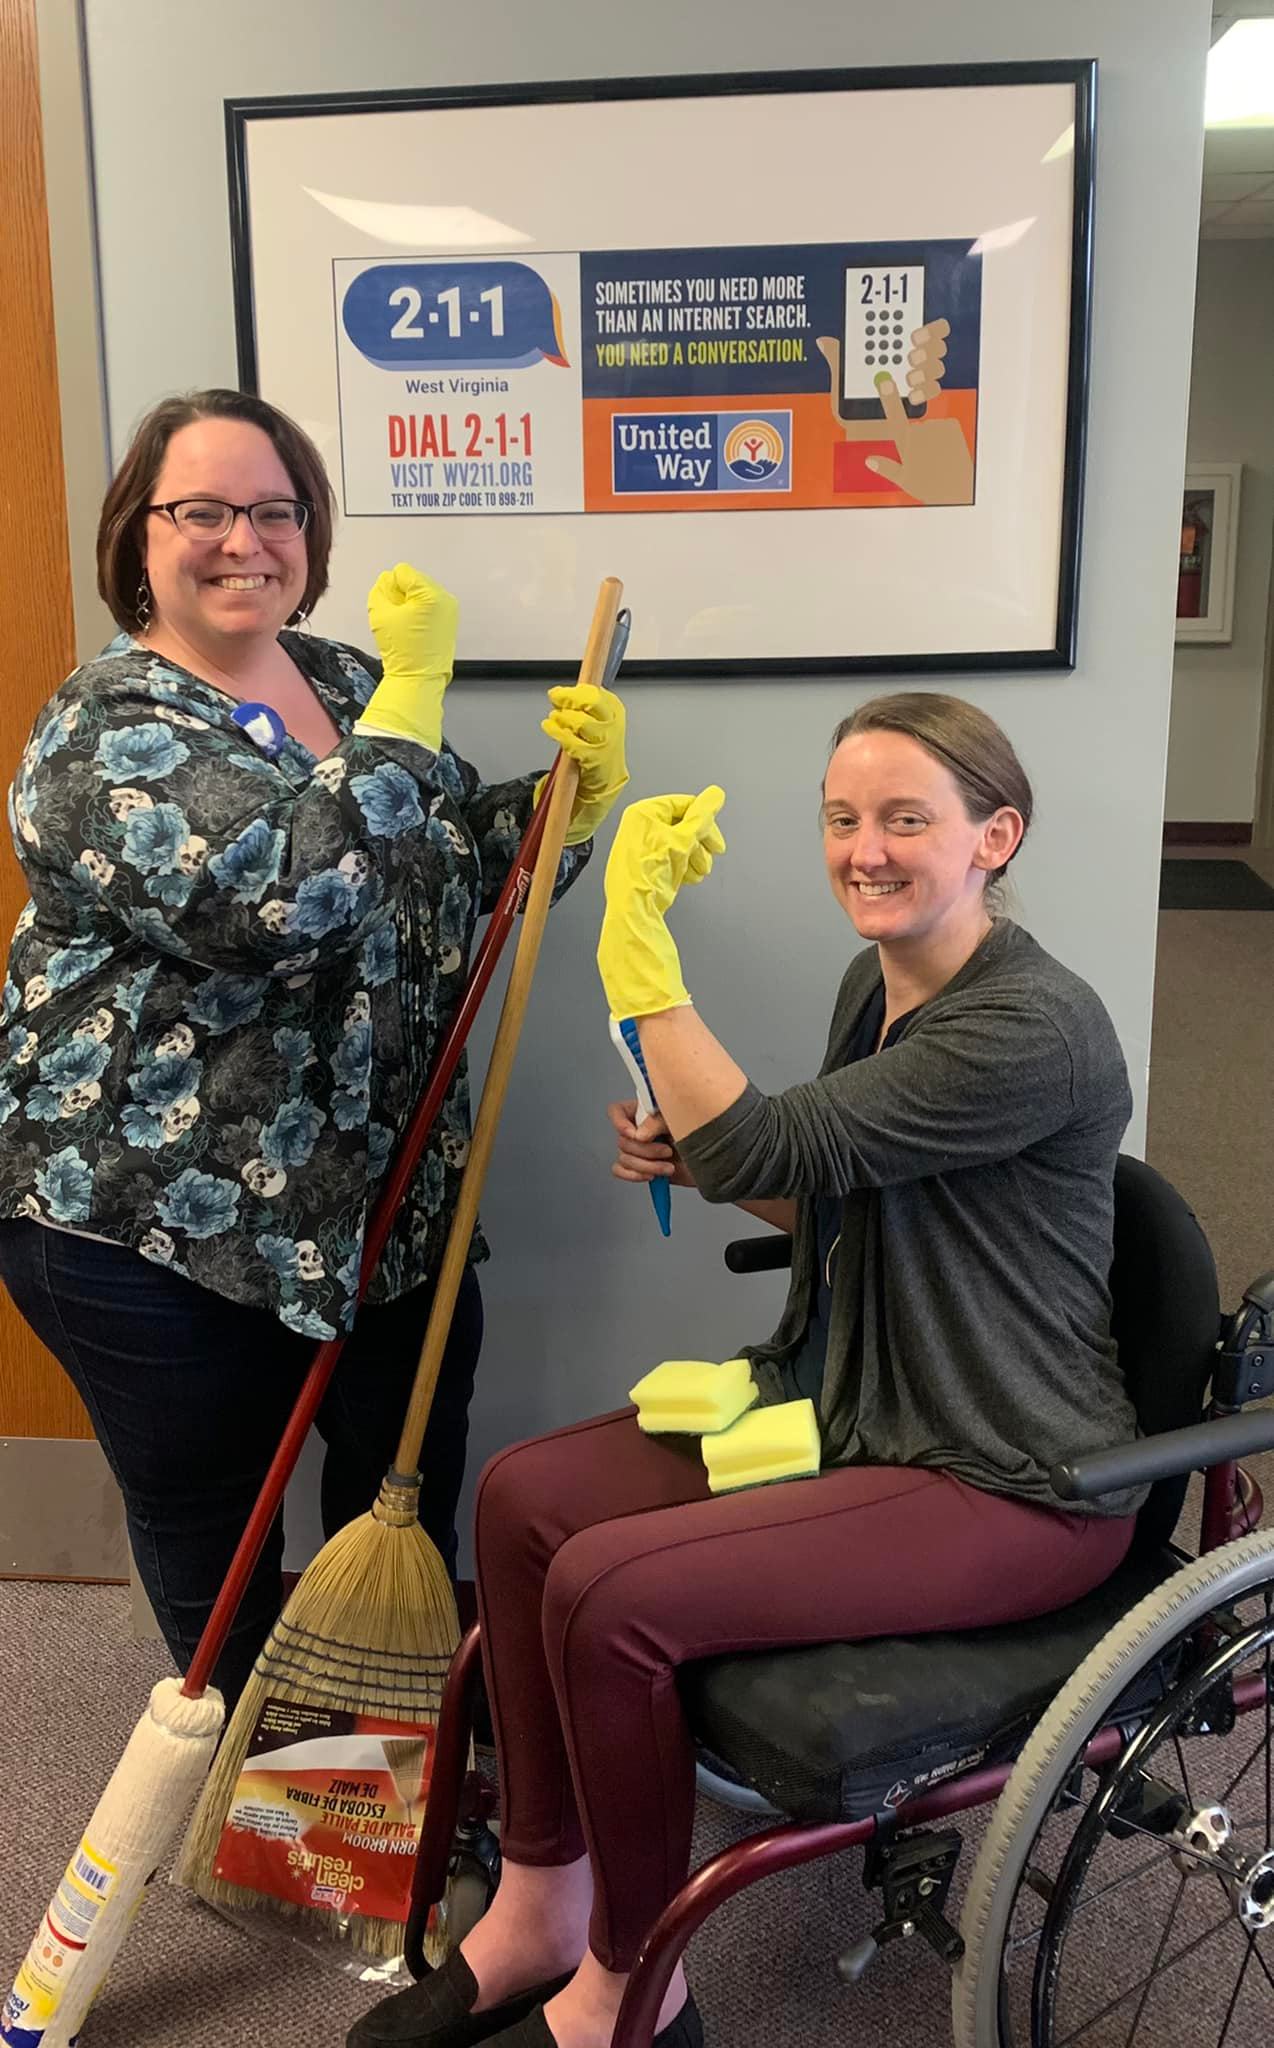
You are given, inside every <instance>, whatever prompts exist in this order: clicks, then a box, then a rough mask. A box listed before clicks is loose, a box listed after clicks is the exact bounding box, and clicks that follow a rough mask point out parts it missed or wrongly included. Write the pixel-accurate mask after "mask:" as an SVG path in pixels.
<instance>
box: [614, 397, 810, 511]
mask: <svg viewBox="0 0 1274 2048" xmlns="http://www.w3.org/2000/svg"><path fill="white" fill-rule="evenodd" d="M611 435H612V440H611V478H612V488H613V489H614V491H615V494H616V496H625V495H631V496H638V495H641V496H645V495H653V494H654V493H656V492H658V493H660V494H669V493H676V494H677V495H678V496H681V497H685V496H690V497H721V496H724V495H726V494H733V493H736V492H739V493H741V492H745V491H790V490H791V488H792V415H791V413H790V412H689V411H687V412H667V413H656V412H641V413H622V412H617V413H615V414H614V415H613V416H612V419H611Z"/></svg>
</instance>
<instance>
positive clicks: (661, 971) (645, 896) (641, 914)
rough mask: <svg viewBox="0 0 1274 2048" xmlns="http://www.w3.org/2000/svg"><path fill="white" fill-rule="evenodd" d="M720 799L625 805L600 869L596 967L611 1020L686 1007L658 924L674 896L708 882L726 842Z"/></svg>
mask: <svg viewBox="0 0 1274 2048" xmlns="http://www.w3.org/2000/svg"><path fill="white" fill-rule="evenodd" d="M724 802H725V791H724V790H723V789H718V788H717V787H716V785H715V783H714V784H712V785H711V786H710V787H709V788H707V789H705V790H702V791H701V792H700V794H699V795H698V796H650V797H646V798H644V799H643V801H642V802H641V803H636V804H629V806H628V808H627V810H626V811H625V812H624V815H623V817H622V818H621V819H620V821H619V829H618V831H617V832H616V834H615V841H614V844H613V845H612V847H611V850H610V859H609V860H608V861H607V863H606V913H605V916H604V917H603V919H602V935H601V937H600V939H599V940H598V942H597V966H598V971H599V973H600V974H601V977H602V987H603V988H604V989H605V991H606V1000H607V1002H608V1003H609V1004H610V1010H611V1015H612V1017H648V1016H650V1015H651V1013H652V1011H655V1010H675V1009H678V1008H679V1007H680V1006H681V1004H683V1003H688V1002H689V1001H690V997H689V996H688V995H687V993H686V987H685V983H684V982H683V981H682V978H681V961H680V959H679V958H678V956H677V948H676V946H675V945H674V944H673V942H672V934H671V933H670V932H669V930H668V927H667V925H666V924H665V923H664V918H665V916H666V914H667V912H668V911H669V910H670V909H671V908H672V905H673V903H674V901H675V900H676V895H677V891H678V889H680V888H681V887H682V885H683V884H685V883H691V882H701V881H702V880H703V878H704V876H705V875H707V874H710V873H711V870H712V863H713V860H714V859H715V857H716V855H717V854H719V853H724V852H725V840H724V839H723V838H722V837H721V833H720V831H719V830H718V828H717V823H716V816H717V812H718V811H719V810H720V808H721V806H722V804H723V803H724Z"/></svg>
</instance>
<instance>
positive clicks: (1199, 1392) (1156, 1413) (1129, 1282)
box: [1110, 1154, 1221, 1547]
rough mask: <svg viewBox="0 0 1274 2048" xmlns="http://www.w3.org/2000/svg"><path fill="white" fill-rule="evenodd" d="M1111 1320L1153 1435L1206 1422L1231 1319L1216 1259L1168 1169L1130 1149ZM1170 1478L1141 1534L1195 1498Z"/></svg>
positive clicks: (1142, 1423) (1118, 1206)
mask: <svg viewBox="0 0 1274 2048" xmlns="http://www.w3.org/2000/svg"><path fill="white" fill-rule="evenodd" d="M1110 1291H1111V1300H1112V1315H1111V1327H1112V1329H1113V1331H1114V1335H1115V1340H1116V1342H1117V1344H1118V1346H1119V1363H1120V1366H1121V1367H1122V1369H1123V1375H1124V1383H1125V1385H1126V1386H1127V1388H1128V1392H1129V1395H1130V1396H1131V1399H1132V1402H1133V1406H1134V1407H1135V1409H1136V1411H1137V1422H1138V1425H1139V1427H1140V1429H1141V1431H1142V1433H1143V1435H1145V1436H1156V1435H1158V1434H1159V1433H1160V1432H1161V1431H1162V1430H1165V1429H1182V1428H1184V1427H1185V1426H1186V1425H1187V1424H1189V1423H1192V1422H1197V1421H1198V1420H1199V1418H1200V1413H1201V1410H1202V1406H1203V1397H1204V1393H1205V1391H1206V1388H1207V1383H1208V1378H1209V1375H1210V1373H1211V1370H1212V1362H1213V1357H1214V1353H1215V1350H1216V1341H1217V1335H1218V1332H1219V1330H1220V1326H1221V1304H1220V1299H1219V1296H1218V1293H1217V1277H1216V1266H1215V1264H1214V1263H1213V1258H1212V1252H1211V1248H1210V1246H1209V1244H1208V1241H1207V1239H1206V1237H1205V1236H1204V1235H1203V1231H1202V1229H1201V1228H1200V1226H1199V1223H1198V1221H1197V1219H1196V1218H1195V1215H1194V1213H1193V1211H1192V1210H1191V1209H1189V1208H1188V1207H1187V1206H1186V1203H1185V1202H1184V1201H1183V1200H1182V1198H1181V1196H1180V1195H1179V1194H1178V1193H1177V1191H1176V1189H1175V1188H1174V1187H1172V1186H1170V1185H1169V1183H1168V1182H1167V1181H1166V1180H1165V1179H1164V1178H1163V1176H1162V1174H1159V1173H1156V1172H1155V1170H1154V1168H1153V1166H1147V1165H1146V1163H1145V1161H1144V1160H1141V1159H1132V1158H1128V1157H1126V1156H1125V1155H1123V1154H1121V1155H1120V1157H1119V1160H1118V1161H1117V1163H1116V1166H1115V1255H1114V1260H1113V1263H1112V1265H1111V1269H1110ZM1186 1483H1187V1482H1186V1481H1185V1480H1184V1479H1163V1480H1160V1481H1159V1483H1158V1485H1156V1486H1154V1487H1152V1488H1151V1490H1150V1494H1149V1497H1148V1498H1147V1500H1146V1502H1145V1504H1144V1506H1143V1507H1142V1510H1141V1513H1140V1514H1139V1516H1138V1518H1137V1543H1138V1547H1140V1546H1141V1545H1142V1544H1152V1545H1158V1544H1162V1543H1166V1542H1167V1540H1168V1538H1169V1536H1170V1535H1171V1534H1172V1531H1173V1529H1174V1527H1175V1526H1176V1522H1177V1518H1178V1516H1179V1515H1180V1513H1181V1504H1182V1501H1183V1500H1184V1498H1185V1490H1186Z"/></svg>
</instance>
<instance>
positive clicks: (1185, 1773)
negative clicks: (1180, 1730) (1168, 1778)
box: [1172, 1734, 1198, 1812]
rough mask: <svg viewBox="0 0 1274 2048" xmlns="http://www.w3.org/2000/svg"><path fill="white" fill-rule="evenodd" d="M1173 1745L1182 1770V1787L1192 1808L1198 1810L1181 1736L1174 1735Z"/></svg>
mask: <svg viewBox="0 0 1274 2048" xmlns="http://www.w3.org/2000/svg"><path fill="white" fill-rule="evenodd" d="M1172 1746H1173V1748H1174V1749H1175V1750H1176V1752H1177V1764H1178V1767H1179V1769H1180V1771H1181V1789H1182V1791H1183V1792H1184V1793H1185V1795H1186V1798H1187V1799H1188V1800H1189V1801H1190V1806H1191V1809H1192V1810H1193V1811H1195V1812H1197V1811H1198V1808H1197V1807H1196V1806H1195V1802H1194V1793H1193V1792H1192V1791H1191V1790H1190V1773H1189V1770H1188V1769H1187V1767H1186V1753H1185V1751H1184V1749H1183V1748H1182V1746H1181V1737H1180V1736H1179V1735H1177V1734H1174V1735H1173V1738H1172Z"/></svg>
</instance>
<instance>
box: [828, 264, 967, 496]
mask: <svg viewBox="0 0 1274 2048" xmlns="http://www.w3.org/2000/svg"><path fill="white" fill-rule="evenodd" d="M923 311H924V266H923V264H904V265H899V266H896V267H893V268H887V269H862V268H860V269H858V270H852V269H847V270H846V273H845V330H844V336H843V339H840V340H838V339H837V338H836V337H834V336H832V335H821V336H820V337H819V338H818V342H817V346H818V348H819V350H820V352H821V354H822V356H823V357H824V360H825V361H826V363H827V367H828V370H829V371H830V373H831V380H830V381H831V389H830V399H831V407H832V415H833V418H834V419H835V420H836V423H837V426H838V428H839V429H840V433H841V436H842V438H843V440H844V441H846V442H875V443H877V444H878V446H877V448H875V449H873V450H872V451H871V452H870V453H868V452H867V451H866V450H863V452H862V455H861V456H860V457H859V458H858V460H859V464H860V469H863V470H869V471H870V472H871V473H872V475H873V476H878V477H880V478H881V479H882V480H883V481H884V482H886V483H891V484H894V485H896V487H897V488H898V489H899V490H901V491H905V492H906V494H907V496H908V497H910V498H914V499H916V500H917V502H918V503H920V504H923V505H969V504H972V502H973V457H972V455H971V454H970V452H969V446H968V443H967V441H966V440H965V437H964V431H963V429H962V427H961V425H960V422H959V421H958V420H956V419H934V418H932V417H930V416H929V415H928V413H927V407H928V404H929V401H930V400H931V399H933V398H936V397H937V396H938V393H939V390H940V388H941V385H942V380H943V377H944V376H945V374H946V362H947V339H948V336H949V335H950V333H951V323H950V322H949V321H948V320H944V319H936V320H929V321H925V320H923V319H922V320H921V324H920V325H918V326H912V325H911V322H912V321H913V320H914V319H915V318H916V316H917V314H923ZM886 440H889V441H892V443H893V446H894V449H895V450H896V455H895V454H891V453H889V452H887V451H885V450H882V449H881V448H880V447H879V444H880V443H881V442H883V441H886ZM855 487H856V488H858V489H863V488H867V489H870V488H871V485H870V481H869V479H867V478H865V477H862V476H860V477H859V478H858V480H857V484H856V486H855V484H853V483H852V482H851V483H838V485H837V488H838V489H842V490H844V489H849V488H855Z"/></svg>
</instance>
